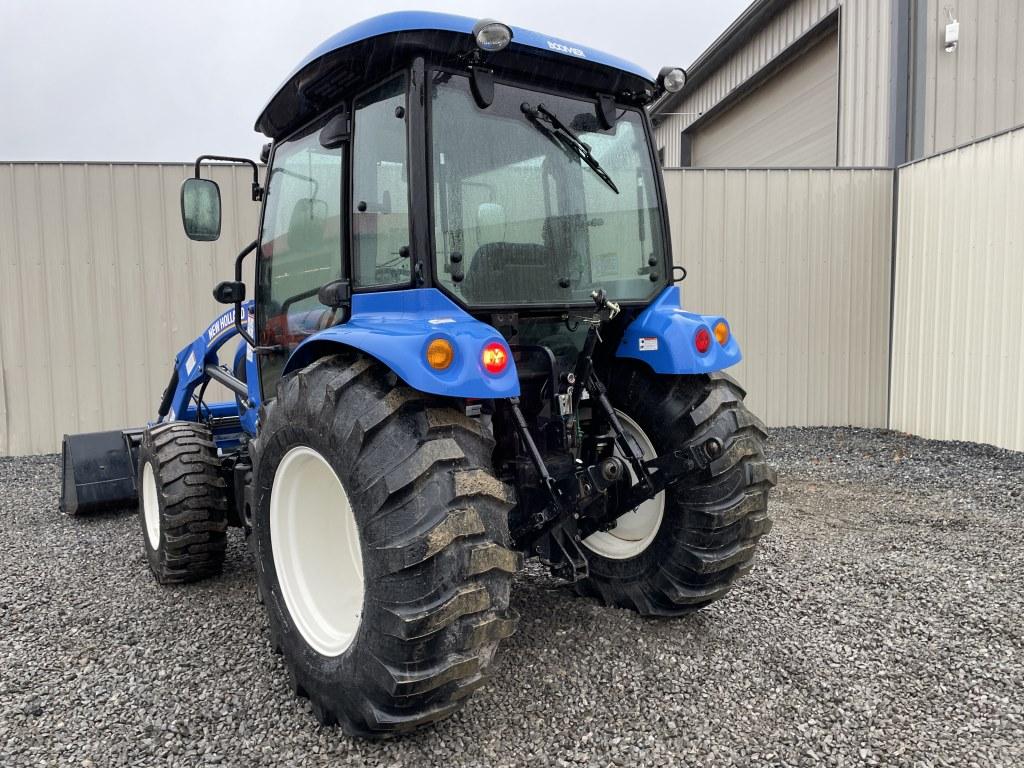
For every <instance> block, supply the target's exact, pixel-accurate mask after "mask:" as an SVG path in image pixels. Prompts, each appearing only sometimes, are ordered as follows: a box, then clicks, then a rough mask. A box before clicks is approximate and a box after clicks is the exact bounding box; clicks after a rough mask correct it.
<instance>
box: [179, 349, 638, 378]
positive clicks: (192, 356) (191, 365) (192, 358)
mask: <svg viewBox="0 0 1024 768" xmlns="http://www.w3.org/2000/svg"><path fill="white" fill-rule="evenodd" d="M641 349H643V347H641ZM195 369H196V353H195V352H189V355H188V360H186V361H185V370H186V371H187V372H188V375H189V376H191V375H192V371H194V370H195Z"/></svg>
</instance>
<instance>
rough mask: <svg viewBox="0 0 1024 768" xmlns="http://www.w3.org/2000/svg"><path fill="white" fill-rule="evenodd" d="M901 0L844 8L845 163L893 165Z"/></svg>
mask: <svg viewBox="0 0 1024 768" xmlns="http://www.w3.org/2000/svg"><path fill="white" fill-rule="evenodd" d="M897 2H898V0H844V2H843V3H842V9H841V10H840V18H839V27H840V43H839V45H840V58H841V60H840V64H839V73H840V74H839V80H840V85H839V164H840V165H858V166H860V165H891V164H892V161H891V159H890V148H891V140H892V130H893V127H892V117H891V115H890V114H889V113H890V111H891V108H890V98H891V89H892V84H893V77H894V73H893V66H892V44H893V22H894V20H895V12H896V5H897Z"/></svg>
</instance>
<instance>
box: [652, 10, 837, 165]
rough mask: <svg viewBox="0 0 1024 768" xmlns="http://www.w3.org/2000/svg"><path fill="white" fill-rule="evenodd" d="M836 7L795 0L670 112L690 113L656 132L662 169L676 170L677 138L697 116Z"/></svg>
mask: <svg viewBox="0 0 1024 768" xmlns="http://www.w3.org/2000/svg"><path fill="white" fill-rule="evenodd" d="M838 5H839V0H794V2H793V3H792V4H790V5H789V6H787V7H786V8H785V9H784V10H783V11H782V12H781V13H780V14H779V15H777V16H776V17H775V18H773V19H772V20H771V21H770V22H768V24H766V25H765V26H764V27H763V28H762V29H761V30H760V31H759V32H758V33H757V34H756V35H755V36H754V37H753V38H751V39H750V40H749V41H747V43H746V44H745V45H744V46H743V48H741V49H740V50H739V51H737V52H736V53H734V54H733V55H732V56H731V57H730V58H729V60H728V61H727V62H725V64H723V65H722V66H721V67H719V68H718V69H717V70H716V71H715V72H714V74H713V75H712V76H711V77H710V78H709V79H708V80H706V81H704V82H703V83H702V84H701V86H700V87H699V88H698V89H696V90H695V91H694V92H693V93H692V94H690V95H689V96H688V97H687V98H686V99H685V100H684V101H683V102H682V103H681V104H677V105H675V106H674V107H673V108H672V111H673V112H685V113H690V114H686V115H670V116H668V117H666V118H665V122H663V123H662V124H660V125H659V126H658V128H657V130H656V137H657V141H658V145H659V146H663V147H664V148H665V166H666V167H678V166H679V163H680V156H679V149H680V144H679V136H680V134H681V133H682V132H683V131H684V130H685V129H686V128H687V127H688V126H689V125H690V124H691V123H693V122H694V121H695V120H696V119H697V118H698V117H699V116H700V114H702V113H704V112H707V111H708V110H710V109H711V108H712V107H714V106H715V105H716V104H718V103H719V102H720V101H722V99H724V98H725V97H726V96H728V95H729V94H730V93H732V92H733V91H734V90H735V89H736V88H738V87H739V86H741V85H743V83H745V82H746V81H747V80H749V79H750V78H751V77H753V76H754V75H755V74H757V73H758V72H760V71H761V69H763V68H764V67H765V66H767V65H768V64H769V63H771V62H772V60H774V59H775V58H776V57H777V56H778V55H779V54H780V53H782V52H783V51H784V50H786V48H788V47H789V46H791V45H792V44H793V43H795V42H796V41H797V40H799V39H800V38H801V37H803V35H805V34H806V33H807V32H808V31H809V30H811V29H812V28H813V27H814V26H815V25H816V24H818V23H819V22H821V20H822V19H824V18H825V17H826V16H828V14H829V13H831V12H832V11H834V10H835V9H836V8H837V7H838Z"/></svg>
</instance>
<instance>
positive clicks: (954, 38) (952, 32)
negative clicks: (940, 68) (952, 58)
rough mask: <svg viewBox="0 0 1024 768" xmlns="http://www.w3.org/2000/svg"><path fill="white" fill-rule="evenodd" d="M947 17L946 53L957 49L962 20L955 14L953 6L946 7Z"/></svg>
mask: <svg viewBox="0 0 1024 768" xmlns="http://www.w3.org/2000/svg"><path fill="white" fill-rule="evenodd" d="M946 18H947V19H948V23H947V24H946V41H945V48H946V53H952V52H953V51H955V50H956V46H957V44H958V43H959V42H960V22H959V21H957V20H956V18H955V17H954V16H953V10H952V9H951V8H946Z"/></svg>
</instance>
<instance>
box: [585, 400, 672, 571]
mask: <svg viewBox="0 0 1024 768" xmlns="http://www.w3.org/2000/svg"><path fill="white" fill-rule="evenodd" d="M615 413H616V415H617V416H618V417H619V422H620V423H621V424H622V429H623V431H625V433H626V434H627V435H628V436H629V437H632V438H633V441H634V444H635V445H639V446H640V448H641V449H642V450H643V457H642V458H644V459H646V460H650V459H653V458H655V457H656V456H657V455H658V452H657V451H655V450H654V444H653V443H652V442H651V439H650V438H649V437H647V433H646V432H644V431H643V429H641V428H640V425H639V424H637V423H636V422H635V421H633V419H631V418H629V416H627V415H626V414H624V413H623V412H622V411H620V410H618V409H617V408H616V409H615ZM615 455H616V456H618V457H619V458H623V459H624V458H625V457H624V456H623V454H622V450H621V449H620V448H619V447H618V446H615ZM629 475H630V477H631V478H632V480H633V482H634V483H636V473H635V472H634V471H633V468H632V467H630V468H629ZM664 516H665V492H664V491H662V492H661V493H659V494H658V495H657V496H655V497H654V498H653V499H648V500H647V501H645V502H644V503H643V504H641V505H640V506H639V507H637V508H636V509H634V510H633V511H632V512H627V513H626V514H624V515H622V517H620V518H619V519H618V520H616V521H615V527H614V528H612V529H611V530H608V531H598V532H597V533H592V534H591V535H590V536H588V537H587V538H585V539H584V540H583V545H584V546H585V547H586V548H587V549H589V550H590V551H591V552H594V553H595V554H598V555H601V557H607V558H609V559H611V560H628V559H629V558H631V557H636V556H637V555H639V554H640V553H641V552H643V551H644V550H645V549H647V547H649V546H650V545H651V542H652V541H654V537H655V536H657V535H658V530H659V529H660V528H661V520H662V518H663V517H664Z"/></svg>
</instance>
